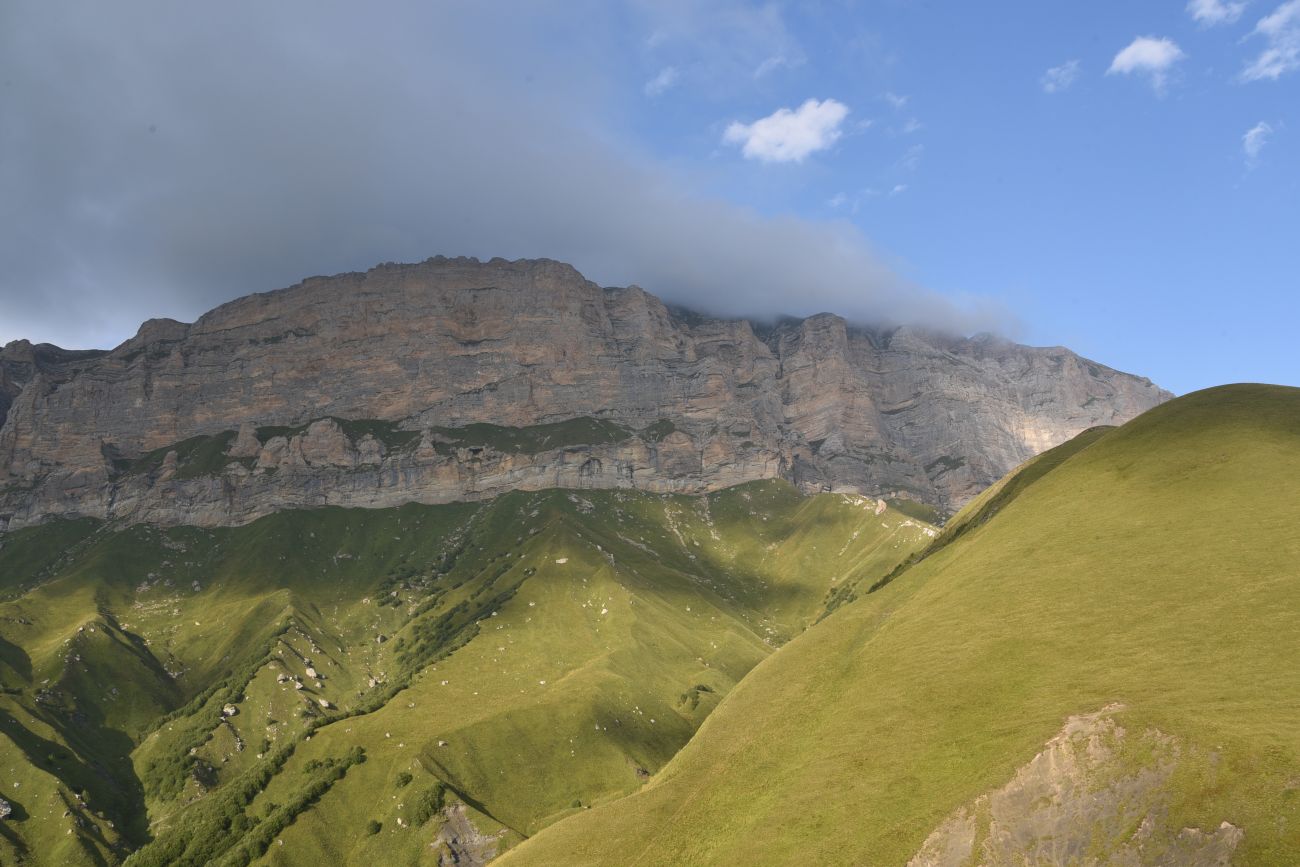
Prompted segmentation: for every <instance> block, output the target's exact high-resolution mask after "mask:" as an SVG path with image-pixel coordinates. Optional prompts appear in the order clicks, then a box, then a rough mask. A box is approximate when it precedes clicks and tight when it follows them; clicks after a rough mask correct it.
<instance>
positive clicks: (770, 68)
mask: <svg viewBox="0 0 1300 867" xmlns="http://www.w3.org/2000/svg"><path fill="white" fill-rule="evenodd" d="M802 62H803V61H802V60H798V61H793V62H792V61H791V60H790V59H789V58H788V57H786V56H785V55H784V54H773V55H772V56H771V57H768V58H766V59H765V60H764V61H763V62H762V63H760V64H759V65H758V68H757V69H755V70H754V77H755V78H762V77H763V76H765V75H768V74H769V73H772V72H776V71H777V70H778V69H780V68H781V67H782V66H787V67H795V66H798V65H800V64H801V63H802Z"/></svg>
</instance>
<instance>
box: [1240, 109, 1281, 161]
mask: <svg viewBox="0 0 1300 867" xmlns="http://www.w3.org/2000/svg"><path fill="white" fill-rule="evenodd" d="M1272 135H1273V127H1272V126H1270V125H1269V124H1268V123H1267V122H1266V121H1262V120H1261V121H1260V122H1259V123H1257V124H1255V125H1254V126H1252V127H1251V128H1250V129H1248V130H1247V131H1246V134H1245V135H1243V136H1242V137H1241V149H1242V150H1243V151H1245V153H1246V165H1248V166H1251V167H1254V166H1255V165H1256V164H1257V163H1258V162H1259V155H1260V153H1262V152H1263V150H1264V146H1265V145H1266V144H1268V140H1269V137H1270V136H1272Z"/></svg>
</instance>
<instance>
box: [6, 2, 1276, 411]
mask: <svg viewBox="0 0 1300 867" xmlns="http://www.w3.org/2000/svg"><path fill="white" fill-rule="evenodd" d="M0 82H2V83H3V87H4V89H3V94H4V96H5V99H4V100H0V227H3V228H4V229H5V230H6V231H4V232H3V233H0V260H3V261H5V262H6V263H7V264H8V268H7V269H6V270H5V273H3V274H0V343H3V342H5V341H7V340H11V339H16V338H19V337H28V338H31V339H34V340H49V341H52V342H58V343H62V344H64V345H78V346H85V345H96V346H111V345H114V344H115V343H117V342H119V341H120V340H123V339H125V338H126V337H128V336H130V334H131V333H133V332H134V330H135V327H136V325H138V323H139V322H140V321H142V320H143V319H146V318H149V317H151V316H161V315H165V316H172V317H175V318H179V319H185V320H190V319H193V318H194V317H196V316H197V315H199V314H200V313H202V312H203V310H205V309H207V308H208V307H210V306H212V305H214V304H216V303H219V302H221V301H224V300H228V299H229V298H232V297H236V296H238V295H242V294H245V293H247V292H250V291H259V290H265V289H271V288H276V287H279V286H284V285H288V284H290V283H293V282H296V281H297V280H298V279H301V278H302V277H305V276H308V275H310V274H317V273H332V272H336V271H342V270H357V269H364V268H366V267H369V266H371V265H373V264H375V263H377V262H381V261H412V260H418V259H423V258H425V257H427V256H430V255H435V254H448V255H457V254H465V255H477V256H481V257H490V256H494V255H501V256H506V257H516V256H550V257H553V258H558V259H564V260H566V261H571V262H572V263H573V264H575V265H576V266H577V267H579V269H581V270H582V271H583V272H584V273H586V274H587V275H588V276H590V277H591V278H592V279H595V280H597V281H598V282H601V283H602V284H604V285H625V284H627V283H638V284H640V285H643V286H645V287H646V288H647V289H650V290H651V291H654V292H657V293H658V294H661V295H662V296H664V297H666V298H668V299H670V300H675V301H681V302H686V303H691V304H694V305H696V306H699V307H702V308H705V309H709V310H711V311H715V312H720V313H729V314H735V315H751V314H752V315H760V316H761V315H774V314H776V313H781V312H788V313H794V314H808V313H813V312H817V311H819V310H823V309H828V310H832V311H834V312H839V313H843V314H845V315H847V316H849V317H850V318H853V319H858V320H863V321H920V322H923V323H927V324H931V325H936V326H939V327H946V328H952V329H956V330H962V331H967V332H970V331H976V330H982V329H989V330H998V331H1002V332H1004V333H1007V334H1009V335H1010V336H1012V337H1014V338H1016V339H1018V340H1022V341H1024V342H1030V343H1035V344H1064V345H1067V346H1069V347H1071V348H1072V349H1075V350H1076V351H1078V352H1080V353H1082V354H1085V355H1087V356H1089V357H1092V358H1095V359H1097V360H1099V361H1102V362H1104V363H1106V364H1110V365H1112V366H1114V367H1118V368H1121V369H1124V370H1129V371H1133V372H1136V373H1140V374H1143V375H1146V376H1149V377H1150V378H1152V379H1153V380H1155V381H1156V382H1158V383H1160V384H1161V385H1163V386H1165V387H1167V388H1170V389H1172V390H1174V391H1177V392H1180V393H1181V392H1186V391H1189V390H1193V389H1196V388H1200V387H1204V386H1208V385H1213V384H1217V383H1221V382H1230V381H1241V380H1263V381H1273V382H1285V383H1291V384H1300V360H1298V359H1300V354H1297V353H1296V352H1295V351H1294V350H1293V349H1292V347H1293V345H1294V344H1295V342H1296V341H1295V338H1294V337H1293V335H1292V331H1293V330H1295V328H1296V326H1297V325H1300V301H1297V300H1296V295H1297V292H1296V290H1297V289H1300V280H1297V274H1300V243H1297V238H1300V208H1298V207H1297V203H1298V202H1300V147H1298V146H1297V145H1298V143H1300V0H1286V2H1283V0H1248V2H1224V0H1195V2H1194V3H1192V4H1191V5H1188V4H1186V3H1184V2H1148V3H1142V4H1135V3H1131V2H1130V3H1120V2H1091V3H1065V2H1053V0H1039V2H1004V3H997V4H969V3H934V2H932V3H923V2H915V0H912V2H909V0H881V2H873V3H865V2H864V3H854V2H836V0H822V2H813V0H809V2H787V3H775V2H774V3H746V2H740V0H716V2H710V3H694V2H686V0H641V2H637V0H630V2H621V3H612V2H603V0H570V2H542V0H535V2H516V3H504V2H468V0H448V2H445V3H440V4H427V3H420V2H414V0H410V2H391V3H387V4H384V5H383V7H382V8H374V7H372V8H367V9H362V8H360V7H358V6H356V5H354V4H345V3H341V2H337V3H333V2H326V3H309V2H306V0H284V2H282V3H277V4H260V3H256V2H252V0H232V2H231V3H229V4H227V5H223V6H222V7H221V8H219V9H218V8H216V7H212V8H202V9H197V10H195V9H177V8H176V7H174V6H172V5H169V4H158V3H153V2H148V0H126V2H123V3H122V4H115V5H114V6H113V7H112V8H111V9H109V8H108V7H105V6H104V5H103V4H98V3H95V2H91V0H70V2H68V3H66V4H63V3H60V4H49V3H41V2H37V0H15V2H14V3H12V4H6V6H5V9H4V10H0Z"/></svg>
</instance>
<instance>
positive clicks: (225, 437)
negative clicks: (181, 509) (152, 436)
mask: <svg viewBox="0 0 1300 867" xmlns="http://www.w3.org/2000/svg"><path fill="white" fill-rule="evenodd" d="M234 439H235V432H234V431H225V432H223V433H219V434H211V435H201V436H195V437H190V438H189V439H187V440H181V441H180V442H178V443H173V444H172V445H168V446H163V447H162V448H158V449H154V450H153V451H151V452H146V453H145V454H143V455H141V456H140V457H138V458H114V459H113V460H112V465H113V470H114V472H116V473H117V474H119V475H124V476H140V475H150V474H152V473H156V472H158V471H159V470H160V469H162V465H163V461H164V460H166V458H167V454H168V452H173V451H174V452H176V475H175V477H174V478H176V479H179V480H182V481H184V480H186V479H197V478H199V477H200V476H215V475H219V474H220V473H221V472H222V471H223V470H225V468H226V467H227V466H228V465H229V464H232V463H236V462H241V463H244V464H245V466H249V467H251V466H252V463H253V461H252V459H251V458H232V457H230V456H229V455H227V454H226V451H227V450H228V449H229V448H230V444H231V442H233V441H234Z"/></svg>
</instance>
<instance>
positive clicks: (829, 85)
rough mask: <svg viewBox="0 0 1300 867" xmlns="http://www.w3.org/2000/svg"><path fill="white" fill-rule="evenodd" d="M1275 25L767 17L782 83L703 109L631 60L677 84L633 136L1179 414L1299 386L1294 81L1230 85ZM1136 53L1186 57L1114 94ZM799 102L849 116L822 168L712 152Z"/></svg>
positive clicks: (1176, 15) (1000, 13)
mask: <svg viewBox="0 0 1300 867" xmlns="http://www.w3.org/2000/svg"><path fill="white" fill-rule="evenodd" d="M1285 6H1291V7H1295V6H1297V4H1295V3H1291V4H1277V3H1268V2H1253V3H1248V4H1242V5H1241V7H1240V8H1239V11H1238V8H1237V7H1233V6H1231V5H1228V6H1227V7H1226V8H1225V9H1224V10H1223V11H1224V12H1225V16H1224V17H1223V19H1222V20H1220V21H1218V22H1217V23H1214V22H1210V21H1205V20H1202V21H1197V20H1195V19H1194V18H1193V15H1192V10H1191V9H1189V8H1188V7H1186V6H1184V5H1183V4H1181V3H1144V4H1133V3H1123V2H1093V3H1086V4H1084V3H1064V2H1032V3H1030V2H1026V3H1001V4H992V5H990V4H965V3H942V4H941V3H926V4H923V3H908V2H896V3H877V4H870V5H865V6H858V7H853V6H838V5H829V4H826V5H822V6H820V7H813V8H808V7H803V8H800V7H798V6H792V7H770V8H774V9H781V11H782V12H783V13H784V14H783V15H782V16H781V20H782V21H783V22H784V23H785V25H786V26H785V31H784V32H785V34H786V38H787V39H788V44H787V45H785V46H783V47H782V48H781V49H780V50H779V51H777V53H775V54H773V55H772V56H773V57H785V58H786V60H784V61H781V62H779V63H776V64H773V65H772V68H771V69H770V70H765V71H763V72H762V74H760V75H756V76H755V78H754V81H753V82H752V85H751V86H749V87H747V88H741V89H740V91H739V92H736V93H726V94H721V95H715V94H714V93H713V92H711V89H710V88H709V87H708V86H707V85H700V84H698V83H697V82H695V81H694V80H693V75H694V74H695V72H696V71H698V72H699V73H700V74H702V75H708V74H709V71H708V60H707V59H701V58H699V57H698V56H694V57H693V56H692V55H691V52H690V50H689V49H680V50H673V49H672V48H668V47H665V48H662V49H659V48H656V47H647V48H645V49H643V54H642V58H641V63H640V65H639V67H638V70H637V71H638V72H639V74H640V75H642V76H645V77H646V80H649V81H653V80H655V78H656V77H657V76H661V75H662V69H663V67H660V68H659V69H658V70H656V64H658V63H663V64H664V65H665V66H670V67H672V68H674V69H675V70H677V73H676V75H674V76H673V78H672V80H673V86H671V87H669V88H667V89H663V90H662V91H661V92H657V93H656V95H655V96H654V97H653V98H650V99H643V100H639V101H638V103H639V104H638V106H637V109H636V111H635V112H633V113H632V116H631V117H630V118H628V121H627V122H628V126H629V129H630V130H631V133H630V134H632V135H635V136H636V137H637V139H638V140H639V141H642V142H644V143H646V144H647V146H649V147H652V148H653V149H654V151H655V152H656V154H657V155H658V156H660V157H661V158H663V159H669V160H705V161H708V162H710V163H712V164H713V166H714V169H713V171H712V172H711V173H710V175H711V180H712V182H713V183H715V184H716V187H715V191H716V192H717V193H718V194H719V195H722V196H725V197H727V198H730V199H733V200H735V201H740V202H744V203H746V204H749V205H752V206H753V207H755V208H758V209H760V210H763V211H765V212H772V213H775V212H781V211H784V210H794V211H796V212H798V213H800V214H803V215H806V216H807V217H808V218H810V219H839V218H842V219H848V220H851V221H853V222H854V223H855V224H857V225H859V226H861V227H862V229H863V230H864V231H865V233H866V234H867V235H868V236H869V237H870V238H871V239H872V240H873V241H874V242H875V244H876V245H877V246H878V247H879V248H880V249H881V250H883V251H885V252H886V253H887V254H888V255H890V256H891V257H893V258H894V259H896V260H897V262H898V267H899V268H900V269H902V270H903V271H904V272H905V273H907V274H908V275H909V276H912V277H914V278H915V279H916V280H917V281H918V282H919V283H921V284H923V285H926V286H928V287H931V288H934V289H937V290H939V291H943V292H947V293H954V294H960V293H969V294H973V295H981V296H988V297H993V298H997V299H1001V300H1002V301H1004V302H1005V304H1006V307H1007V308H1008V309H1009V310H1010V311H1011V312H1012V313H1013V314H1014V315H1015V316H1016V317H1017V318H1018V319H1019V320H1020V325H1019V330H1018V331H1017V332H1016V333H1017V334H1018V336H1020V337H1021V338H1022V339H1025V340H1028V341H1031V342H1046V343H1063V344H1066V345H1069V346H1071V347H1072V348H1074V349H1076V350H1077V351H1080V352H1083V353H1086V354H1089V355H1091V356H1093V357H1095V358H1099V359H1101V360H1103V361H1106V362H1108V363H1110V364H1112V365H1115V366H1119V367H1123V368H1126V369H1130V370H1135V371H1140V372H1142V373H1144V374H1147V375H1149V376H1151V377H1152V378H1153V379H1155V380H1156V381H1158V382H1160V383H1162V384H1164V385H1166V386H1167V387H1170V388H1173V389H1175V390H1177V391H1180V392H1182V391H1188V390H1192V389H1195V388H1199V387H1203V386H1206V385H1210V384H1214V383H1218V382H1224V381H1235V380H1251V379H1261V380H1269V381H1279V382H1289V383H1300V352H1297V351H1296V345H1297V339H1296V336H1295V332H1296V330H1297V328H1300V73H1298V72H1297V70H1296V68H1295V67H1296V65H1297V63H1300V61H1297V60H1296V58H1295V54H1294V48H1293V53H1292V55H1291V58H1292V59H1291V62H1290V64H1289V68H1287V66H1288V65H1287V64H1285V63H1284V64H1282V66H1283V68H1282V69H1281V70H1280V71H1279V72H1278V74H1277V77H1276V78H1272V77H1269V76H1265V77H1256V78H1254V79H1253V80H1247V79H1246V78H1245V77H1243V72H1244V71H1245V70H1247V69H1248V68H1249V67H1250V65H1251V64H1253V63H1255V62H1256V61H1257V60H1258V58H1259V57H1260V55H1261V54H1262V53H1263V52H1265V51H1266V50H1267V49H1268V47H1269V44H1270V43H1269V40H1268V39H1266V38H1265V37H1264V36H1263V35H1261V34H1258V33H1256V32H1255V31H1256V27H1257V25H1258V22H1259V20H1260V19H1261V18H1264V17H1265V16H1267V15H1269V14H1273V13H1275V12H1276V11H1277V10H1278V9H1279V8H1280V7H1285ZM1234 12H1236V13H1237V14H1236V15H1235V16H1234V14H1233V13H1234ZM1293 28H1294V29H1293V32H1292V35H1291V37H1290V38H1291V39H1292V40H1293V41H1300V36H1298V35H1296V34H1297V33H1300V10H1297V13H1296V23H1295V24H1294V25H1293ZM1139 37H1155V38H1157V39H1167V40H1170V41H1171V42H1172V43H1173V44H1174V45H1176V46H1177V48H1178V50H1179V51H1180V52H1181V54H1182V56H1181V57H1180V58H1179V59H1177V60H1174V61H1172V62H1170V63H1169V65H1168V67H1167V68H1166V69H1164V70H1163V72H1162V73H1161V75H1162V77H1163V82H1162V81H1160V80H1159V79H1158V78H1157V77H1156V72H1157V70H1154V69H1153V70H1151V71H1149V72H1145V71H1142V70H1141V69H1139V70H1135V71H1133V72H1130V73H1127V74H1126V73H1121V72H1119V71H1115V72H1112V73H1110V74H1108V70H1110V67H1111V65H1112V63H1113V62H1114V60H1115V58H1116V56H1117V55H1118V54H1119V53H1120V52H1121V51H1122V50H1123V49H1125V48H1127V47H1128V46H1130V45H1131V44H1132V43H1133V41H1134V40H1135V39H1137V38H1139ZM1053 69H1061V70H1063V73H1062V74H1058V75H1056V76H1055V86H1052V87H1049V86H1048V81H1049V80H1048V79H1047V78H1046V76H1047V75H1048V71H1049V70H1053ZM755 71H758V70H757V68H756V70H755ZM633 78H634V77H633V76H631V75H629V80H628V81H626V82H625V83H624V86H625V87H626V88H627V89H628V90H629V91H630V90H632V88H633V87H634V86H635V84H636V81H635V80H632V79H633ZM652 89H653V88H652ZM899 97H904V98H905V101H903V100H901V99H899ZM808 98H814V99H818V100H825V99H828V98H829V99H834V100H836V101H838V102H840V103H842V104H843V105H845V106H847V107H848V108H849V112H848V114H847V116H846V117H845V119H844V121H843V123H841V124H840V125H839V126H838V127H837V130H838V132H839V137H838V138H837V139H836V140H835V141H834V142H832V143H830V144H829V145H828V147H827V148H826V149H825V150H821V151H817V152H814V153H811V154H809V155H808V156H806V157H805V158H804V159H803V160H802V161H800V162H784V163H782V162H763V161H761V160H752V159H751V160H746V159H744V158H743V156H742V154H740V153H739V152H738V149H737V148H734V147H728V146H726V145H725V144H719V142H720V141H721V140H722V138H723V137H724V136H725V124H726V123H729V122H730V119H733V118H735V119H739V120H741V121H742V122H747V123H749V122H752V121H753V120H754V119H757V118H760V117H763V116H765V115H766V114H770V113H771V112H772V111H773V110H774V109H778V108H781V107H786V108H797V107H798V106H799V105H801V104H802V103H803V101H804V100H806V99H808ZM647 103H648V104H647ZM899 103H901V104H899ZM1261 124H1263V125H1264V126H1261ZM864 125H865V129H863V128H862V127H863V126H864ZM1256 129H1257V130H1258V131H1257V132H1256V133H1255V135H1254V136H1252V137H1251V139H1252V142H1253V143H1254V148H1255V149H1253V150H1248V149H1247V147H1246V136H1247V134H1248V133H1249V132H1250V131H1251V130H1256ZM900 187H901V188H904V189H900ZM895 191H897V192H895Z"/></svg>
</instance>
